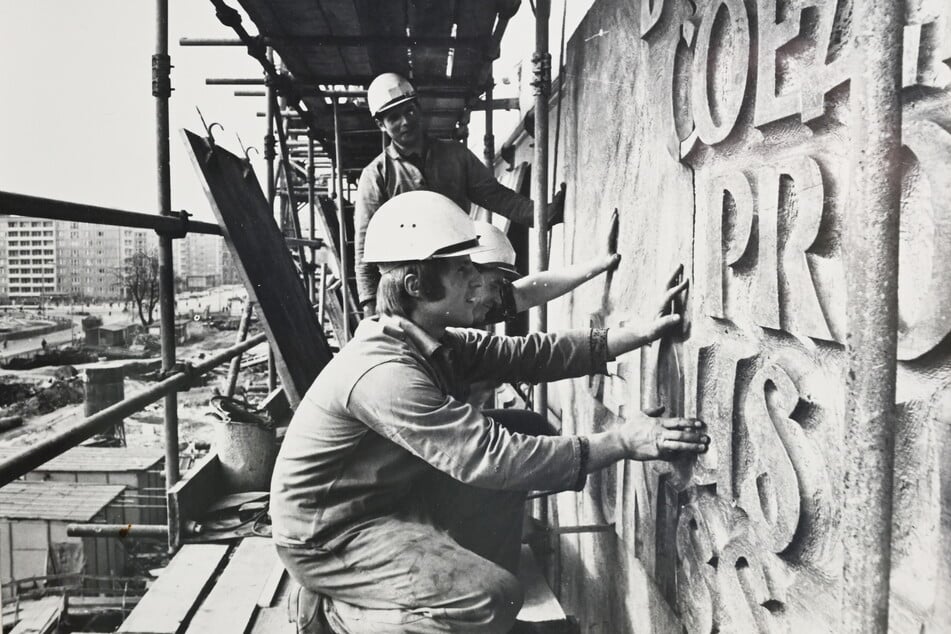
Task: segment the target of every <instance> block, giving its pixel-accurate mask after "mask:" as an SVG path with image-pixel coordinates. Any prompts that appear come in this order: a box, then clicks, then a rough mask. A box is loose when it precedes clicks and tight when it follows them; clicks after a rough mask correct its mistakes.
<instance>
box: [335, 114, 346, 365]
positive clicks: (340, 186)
mask: <svg viewBox="0 0 951 634" xmlns="http://www.w3.org/2000/svg"><path fill="white" fill-rule="evenodd" d="M333 102H334V152H335V154H336V157H335V162H336V164H337V214H338V216H339V221H340V282H341V284H340V297H341V298H342V299H343V337H344V339H345V341H341V342H340V345H341V346H343V345H344V344H345V343H347V341H346V340H349V339H350V303H349V302H350V298H349V297H348V295H349V293H348V290H349V287H348V286H347V223H346V215H345V214H344V210H343V151H342V150H341V148H340V136H341V135H340V116H339V113H338V110H339V106H338V105H337V98H336V97H334V100H333Z"/></svg>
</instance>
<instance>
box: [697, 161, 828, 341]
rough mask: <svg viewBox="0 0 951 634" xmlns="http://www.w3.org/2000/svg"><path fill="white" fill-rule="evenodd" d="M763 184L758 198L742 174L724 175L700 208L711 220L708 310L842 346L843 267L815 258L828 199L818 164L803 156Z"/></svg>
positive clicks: (764, 173)
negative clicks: (822, 289) (822, 291)
mask: <svg viewBox="0 0 951 634" xmlns="http://www.w3.org/2000/svg"><path fill="white" fill-rule="evenodd" d="M755 182H756V183H757V188H756V191H755V193H754V190H753V188H752V187H751V185H750V180H749V179H747V177H746V176H745V175H744V174H743V173H742V172H729V173H726V174H723V175H721V176H718V177H717V178H715V179H713V180H712V182H711V185H710V187H709V188H708V194H707V196H706V201H705V202H706V205H705V209H704V207H701V208H700V211H701V213H705V215H706V218H707V221H706V223H705V225H706V232H707V233H706V236H705V237H706V245H707V249H706V256H707V263H706V267H705V270H706V271H707V279H706V280H705V283H706V287H707V288H706V289H704V291H705V295H704V311H705V312H706V314H708V315H711V316H713V317H719V318H724V319H729V320H731V321H735V322H737V323H745V322H752V323H754V324H756V325H759V326H762V327H764V328H773V329H776V330H779V329H782V330H786V331H789V332H793V333H797V334H800V335H803V336H808V337H813V338H816V339H825V340H830V341H841V340H842V339H843V338H844V324H843V316H842V315H840V314H839V313H840V312H841V306H842V305H843V304H844V297H843V296H842V290H841V284H840V283H839V280H838V278H839V277H841V275H842V267H841V262H839V261H834V260H831V259H830V258H827V257H824V256H821V255H819V254H816V253H813V252H812V249H813V247H814V245H815V243H816V240H817V238H818V236H819V231H820V227H821V225H822V212H823V205H824V199H825V190H824V186H823V182H822V172H821V170H820V169H819V165H818V163H816V161H815V160H814V159H812V158H809V157H806V156H803V157H799V158H796V159H792V160H789V161H785V162H783V163H780V164H778V165H773V166H764V167H761V168H759V169H758V170H757V171H756V174H755ZM816 280H820V281H823V282H824V284H825V289H826V292H825V294H824V295H823V294H820V293H819V291H818V286H817V283H816ZM830 324H831V325H830Z"/></svg>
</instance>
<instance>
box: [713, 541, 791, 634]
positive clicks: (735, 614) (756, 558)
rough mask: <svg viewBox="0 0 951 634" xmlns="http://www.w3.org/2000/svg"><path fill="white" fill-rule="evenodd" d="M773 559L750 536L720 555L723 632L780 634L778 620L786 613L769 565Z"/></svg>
mask: <svg viewBox="0 0 951 634" xmlns="http://www.w3.org/2000/svg"><path fill="white" fill-rule="evenodd" d="M773 559H774V556H772V555H770V554H769V553H768V552H765V551H764V549H763V545H762V544H761V543H759V540H757V539H756V538H755V537H753V536H751V535H750V534H741V535H738V536H737V537H734V538H733V539H731V540H730V542H729V543H728V544H727V545H726V546H725V547H724V548H723V552H722V553H721V555H720V561H719V566H718V567H717V577H718V582H719V587H720V592H721V593H722V595H721V596H722V598H723V600H724V601H723V603H724V607H725V613H724V626H723V629H722V631H723V632H769V633H777V634H778V633H781V632H786V631H788V629H787V628H786V627H784V624H783V623H782V622H781V621H780V620H779V619H778V618H776V617H777V615H779V614H781V613H782V612H783V611H784V610H785V595H784V593H783V588H782V587H781V584H780V583H779V580H778V579H777V578H775V577H776V575H774V574H771V570H770V565H769V563H768V562H771V561H772V560H773Z"/></svg>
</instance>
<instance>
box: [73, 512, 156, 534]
mask: <svg viewBox="0 0 951 634" xmlns="http://www.w3.org/2000/svg"><path fill="white" fill-rule="evenodd" d="M163 508H164V507H163ZM66 535H67V536H68V537H120V538H122V539H168V526H166V525H165V524H67V525H66Z"/></svg>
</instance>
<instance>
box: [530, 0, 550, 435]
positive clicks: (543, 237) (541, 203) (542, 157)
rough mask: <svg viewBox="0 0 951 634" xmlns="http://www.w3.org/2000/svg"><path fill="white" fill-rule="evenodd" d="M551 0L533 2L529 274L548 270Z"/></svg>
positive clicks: (535, 312) (537, 316)
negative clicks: (532, 237)
mask: <svg viewBox="0 0 951 634" xmlns="http://www.w3.org/2000/svg"><path fill="white" fill-rule="evenodd" d="M550 14H551V0H537V1H536V2H535V53H534V54H533V55H532V68H533V73H534V78H533V80H532V86H533V87H534V92H535V156H534V160H533V161H532V200H534V201H535V244H534V249H533V253H532V258H531V262H532V270H533V271H535V272H538V271H545V270H547V269H548V218H547V213H546V212H547V209H548V96H549V94H550V93H551V54H550V53H549V52H548V18H549V15H550ZM531 316H532V330H534V331H537V332H545V331H546V330H547V329H548V307H547V305H545V304H542V305H541V306H538V307H537V308H533V309H532V312H531ZM534 400H535V411H536V412H538V413H539V414H541V415H542V416H545V417H547V416H548V390H547V386H546V385H545V384H544V383H540V384H538V385H537V386H535V391H534Z"/></svg>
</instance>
